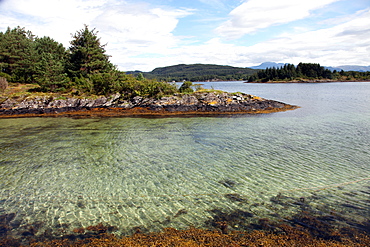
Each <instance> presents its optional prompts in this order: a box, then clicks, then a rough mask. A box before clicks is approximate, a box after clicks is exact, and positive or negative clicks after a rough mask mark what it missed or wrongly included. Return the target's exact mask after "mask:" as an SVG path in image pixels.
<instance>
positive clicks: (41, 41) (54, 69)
mask: <svg viewBox="0 0 370 247" xmlns="http://www.w3.org/2000/svg"><path fill="white" fill-rule="evenodd" d="M35 51H36V54H37V56H38V62H37V63H36V65H35V66H36V71H35V80H36V82H37V83H38V84H39V85H40V87H41V89H42V91H52V92H54V91H60V90H65V89H66V88H67V86H68V82H69V79H68V77H67V74H66V73H65V72H66V71H65V66H66V59H67V52H66V49H65V48H64V46H63V45H62V44H60V43H58V42H56V41H54V40H53V39H51V38H49V37H43V38H36V40H35Z"/></svg>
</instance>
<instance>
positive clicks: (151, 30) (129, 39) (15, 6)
mask: <svg viewBox="0 0 370 247" xmlns="http://www.w3.org/2000/svg"><path fill="white" fill-rule="evenodd" d="M192 11H193V10H191V9H170V8H164V7H162V8H158V7H151V6H150V5H149V4H145V3H132V2H127V1H122V0H63V1H62V0H33V1H28V0H18V1H11V0H6V1H5V2H4V3H2V6H1V11H0V19H1V20H2V23H1V24H0V28H1V30H6V28H7V27H8V26H9V27H11V28H14V27H16V26H21V27H25V28H26V29H27V30H30V31H32V32H33V34H35V35H37V36H50V37H51V38H53V39H55V40H57V41H58V42H61V43H63V44H64V45H65V46H66V47H68V46H69V41H70V40H71V39H72V38H71V34H72V33H75V32H76V31H77V30H80V29H82V28H83V24H87V25H89V27H90V28H96V30H97V31H99V34H98V36H99V37H101V42H102V43H108V45H107V47H106V49H107V53H108V54H109V55H112V58H111V60H112V62H113V63H114V64H117V65H119V67H120V68H121V69H127V68H124V67H123V66H122V65H125V64H126V63H127V60H128V59H129V57H132V56H136V55H140V54H145V53H158V54H166V53H167V52H168V50H169V49H171V48H173V47H176V46H177V45H178V42H179V38H178V37H175V36H174V35H173V34H172V32H173V31H174V29H175V28H176V26H177V24H178V21H179V19H180V18H182V17H185V16H188V15H190V14H192ZM130 59H131V58H130Z"/></svg>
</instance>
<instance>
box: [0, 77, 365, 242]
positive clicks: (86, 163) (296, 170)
mask: <svg viewBox="0 0 370 247" xmlns="http://www.w3.org/2000/svg"><path fill="white" fill-rule="evenodd" d="M204 87H206V88H207V87H208V88H211V87H213V88H215V89H221V90H225V91H229V92H235V91H240V92H245V93H250V94H254V95H258V96H261V97H264V98H268V99H274V100H279V101H283V102H285V103H289V104H295V105H299V106H301V108H299V109H297V110H294V111H287V112H280V113H273V114H259V115H238V116H229V117H194V118H177V117H171V118H153V119H150V118H96V119H71V118H21V119H0V174H1V182H0V214H1V215H4V214H12V213H14V214H15V215H14V219H12V220H11V222H10V223H11V225H12V227H13V230H12V231H11V234H13V235H15V236H17V235H19V234H21V233H22V232H24V231H25V229H26V228H27V227H28V226H29V225H30V224H38V227H39V228H40V230H39V233H41V232H43V230H46V229H49V228H51V229H53V232H54V233H55V234H56V235H58V234H62V233H63V232H64V233H65V232H71V231H72V230H73V229H75V228H78V227H87V226H90V225H96V224H98V223H100V222H103V223H106V224H109V225H114V226H117V227H118V229H117V232H116V233H117V234H121V233H123V234H128V233H132V232H133V231H134V229H136V228H137V227H140V228H141V229H144V230H148V231H157V230H161V229H163V228H165V227H175V228H177V229H186V228H188V227H189V226H195V227H202V228H211V227H212V219H214V218H215V214H217V213H218V214H219V213H220V212H221V213H224V214H232V213H233V212H245V214H243V220H244V221H245V222H246V223H243V224H232V225H231V226H230V227H231V228H233V229H246V228H247V229H249V228H250V225H249V224H252V223H256V222H258V220H259V219H261V218H269V219H272V220H286V219H289V217H291V216H292V215H294V214H296V213H298V212H300V211H302V208H303V207H306V208H305V209H307V208H308V207H309V209H310V210H313V211H316V212H319V213H320V214H322V215H330V214H333V212H335V213H336V214H341V215H342V216H343V218H344V219H348V220H358V221H359V222H362V221H364V220H366V219H368V218H369V216H370V213H369V212H370V210H369V209H370V200H369V196H370V162H369V161H370V98H369V95H370V83H367V82H364V83H358V82H356V83H319V84H243V83H241V82H217V83H204ZM342 224H346V220H344V222H342Z"/></svg>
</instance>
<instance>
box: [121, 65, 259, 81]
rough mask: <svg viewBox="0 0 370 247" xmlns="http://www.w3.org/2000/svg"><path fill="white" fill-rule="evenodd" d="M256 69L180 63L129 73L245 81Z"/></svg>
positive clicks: (177, 78) (158, 77)
mask: <svg viewBox="0 0 370 247" xmlns="http://www.w3.org/2000/svg"><path fill="white" fill-rule="evenodd" d="M255 72H256V70H254V69H250V68H238V67H233V66H226V65H215V64H179V65H173V66H168V67H162V68H156V69H154V70H153V71H151V72H141V71H131V72H127V73H129V74H134V75H137V74H138V73H143V75H144V76H145V77H146V78H150V79H156V80H160V81H178V82H179V81H180V82H181V81H192V82H199V81H212V80H218V81H245V80H247V79H248V78H249V76H250V75H252V74H253V73H255Z"/></svg>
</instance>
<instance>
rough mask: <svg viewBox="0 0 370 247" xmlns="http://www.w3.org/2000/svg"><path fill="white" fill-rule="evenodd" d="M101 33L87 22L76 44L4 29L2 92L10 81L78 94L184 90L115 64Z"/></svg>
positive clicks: (150, 93) (0, 40)
mask: <svg viewBox="0 0 370 247" xmlns="http://www.w3.org/2000/svg"><path fill="white" fill-rule="evenodd" d="M97 34H98V32H97V31H96V30H95V29H92V30H90V29H89V27H88V26H87V25H85V27H84V28H83V29H81V30H79V31H77V32H76V33H75V34H73V35H72V41H70V47H69V48H68V49H66V48H65V47H64V46H63V45H62V44H60V43H58V42H57V41H55V40H53V39H52V38H50V37H41V38H39V37H35V36H34V35H33V34H32V32H31V31H27V30H25V28H21V27H17V28H13V29H11V28H8V29H7V30H6V31H5V32H0V91H5V89H6V88H7V86H8V85H9V83H22V84H35V85H37V87H35V88H34V89H33V90H35V91H40V92H68V93H72V94H73V95H92V94H95V95H108V94H111V93H117V92H118V93H121V94H123V95H126V96H127V97H134V96H146V97H160V96H161V95H168V94H173V93H175V92H178V89H177V87H176V86H175V85H174V84H169V83H165V82H160V81H156V80H150V79H146V78H144V76H143V75H142V74H140V73H139V74H138V75H137V76H136V77H134V76H133V75H128V74H126V73H124V72H121V71H119V70H118V69H117V67H116V66H114V65H113V64H112V63H111V62H110V61H109V57H110V56H108V55H107V54H106V50H105V45H103V44H101V42H100V38H98V36H97Z"/></svg>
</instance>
